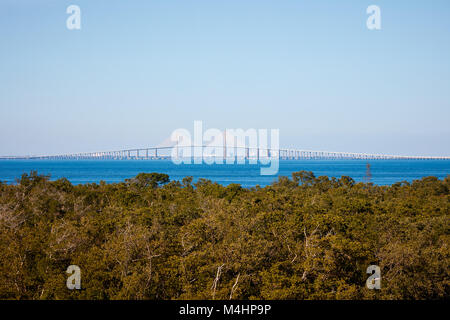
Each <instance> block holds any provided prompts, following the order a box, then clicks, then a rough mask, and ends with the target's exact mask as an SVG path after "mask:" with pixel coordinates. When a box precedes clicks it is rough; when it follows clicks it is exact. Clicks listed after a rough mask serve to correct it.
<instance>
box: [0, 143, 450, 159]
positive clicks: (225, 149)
mask: <svg viewBox="0 0 450 320" xmlns="http://www.w3.org/2000/svg"><path fill="white" fill-rule="evenodd" d="M212 150H213V151H212ZM173 157H176V158H183V157H189V158H196V157H201V158H203V159H204V158H208V157H213V158H222V159H229V158H238V159H244V160H256V161H258V160H263V159H268V158H270V159H274V158H277V159H280V160H450V157H446V156H408V155H388V154H369V153H352V152H333V151H313V150H300V149H268V148H250V147H236V146H234V147H229V146H217V147H215V146H190V147H180V146H170V147H149V148H137V149H124V150H117V151H100V152H86V153H73V154H61V155H30V156H0V159H1V160H164V159H166V160H168V159H173Z"/></svg>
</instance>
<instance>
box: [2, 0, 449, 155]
mask: <svg viewBox="0 0 450 320" xmlns="http://www.w3.org/2000/svg"><path fill="white" fill-rule="evenodd" d="M72 4H76V5H78V6H79V7H80V8H81V25H82V28H81V30H68V29H67V28H66V20H67V18H68V16H69V15H68V14H67V13H66V8H67V7H68V6H69V5H72ZM372 4H376V5H378V6H379V7H380V8H381V17H382V29H381V30H372V31H371V30H368V29H367V27H366V20H367V17H368V15H367V14H366V8H367V7H368V6H369V5H372ZM449 39H450V2H448V1H447V0H436V1H433V2H432V4H431V3H430V2H429V1H425V0H418V1H406V0H398V1H387V0H370V1H365V0H363V1H358V0H343V1H335V0H319V1H312V0H310V1H301V0H283V1H275V0H271V1H268V0H244V1H243V0H229V1H224V0H222V1H210V0H189V1H183V0H172V1H156V0H150V1H143V0H141V1H132V2H125V1H106V0H97V1H88V0H72V1H66V0H58V1H56V0H42V1H32V0H14V1H13V0H3V1H2V2H0V46H1V50H0V119H1V126H0V155H29V154H62V153H77V152H91V151H106V150H120V149H124V148H136V147H149V146H156V145H159V144H160V143H161V142H162V141H165V140H166V139H167V138H168V137H169V136H170V134H171V132H172V131H173V130H175V129H177V128H186V129H189V130H193V122H194V120H202V121H203V123H204V125H205V126H206V128H205V129H207V128H208V127H210V128H212V127H213V128H218V129H220V130H223V129H227V128H243V129H248V128H256V129H259V128H266V129H272V128H278V129H280V145H281V146H282V147H292V148H299V149H314V150H329V151H347V152H361V153H383V154H404V155H430V156H448V155H450V148H449V146H450V126H449V125H448V122H449V120H450V90H449V88H450V59H449V57H450V41H449Z"/></svg>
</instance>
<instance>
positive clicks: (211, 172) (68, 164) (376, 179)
mask: <svg viewBox="0 0 450 320" xmlns="http://www.w3.org/2000/svg"><path fill="white" fill-rule="evenodd" d="M367 163H370V164H371V173H372V179H371V182H373V183H375V184H379V185H388V184H392V183H395V182H399V181H405V180H406V181H410V182H411V181H413V180H416V179H420V178H422V177H426V176H436V177H438V178H440V179H443V178H445V177H446V176H447V175H448V174H450V161H448V160H428V161H426V160H424V161H420V160H376V161H370V160H369V161H367V160H287V161H280V170H279V173H278V175H281V176H289V177H290V176H291V173H292V172H295V171H300V170H307V171H312V172H314V174H315V175H316V176H321V175H325V176H329V177H338V178H339V177H341V176H344V175H345V176H350V177H352V178H353V179H354V180H356V181H363V178H364V176H365V174H366V164H367ZM31 170H36V171H38V173H40V174H46V175H50V176H51V179H52V180H56V179H59V178H63V177H65V178H67V179H69V180H70V181H71V182H72V183H73V184H81V183H92V182H96V183H98V182H100V181H101V180H103V181H105V182H108V183H111V182H121V181H124V180H125V179H127V178H132V177H134V176H136V175H137V174H138V173H141V172H160V173H166V174H168V175H169V176H170V179H171V180H181V179H182V178H184V177H186V176H192V177H194V181H196V180H198V179H199V178H206V179H210V180H212V181H215V182H218V183H220V184H223V185H228V184H230V183H239V184H241V185H242V186H243V187H253V186H256V185H260V186H266V185H268V184H270V183H272V182H273V181H274V180H277V176H261V175H260V166H259V165H249V164H245V165H217V164H216V165H206V164H204V165H193V164H192V165H175V164H173V163H172V162H171V161H170V160H147V161H144V160H142V161H138V160H121V161H117V160H116V161H114V160H104V161H103V160H79V161H69V160H49V161H46V160H0V181H3V182H6V183H15V181H16V179H17V178H20V176H21V175H22V174H23V173H29V172H30V171H31Z"/></svg>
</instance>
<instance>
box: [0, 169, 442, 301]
mask: <svg viewBox="0 0 450 320" xmlns="http://www.w3.org/2000/svg"><path fill="white" fill-rule="evenodd" d="M449 189H450V176H449V177H447V178H446V179H445V180H443V181H442V180H439V179H437V178H434V177H428V178H424V179H422V180H418V181H414V182H413V183H407V182H402V183H397V184H394V185H392V186H375V185H372V184H370V183H355V182H354V181H353V180H352V179H351V178H349V177H342V178H341V179H334V178H333V179H329V178H327V177H318V178H316V177H314V175H313V174H312V173H309V172H303V171H302V172H297V173H294V174H293V176H292V179H289V178H286V177H283V178H280V179H279V181H278V182H276V183H274V184H272V185H271V186H267V187H265V188H260V187H256V188H252V189H244V188H241V187H240V186H239V185H235V184H232V185H229V186H227V187H224V186H221V185H219V184H216V183H212V182H210V181H207V180H200V181H198V182H197V183H195V184H194V185H193V184H192V178H185V179H183V181H182V182H177V181H172V182H170V181H169V177H168V176H166V175H164V174H156V173H153V174H139V175H138V176H137V177H136V178H134V179H130V180H126V181H125V182H123V183H117V184H105V183H103V182H102V183H100V184H87V185H77V186H74V185H72V184H71V183H70V182H69V181H67V180H66V179H60V180H57V181H50V180H49V178H48V177H45V176H40V175H37V174H36V173H35V172H32V173H30V174H29V175H26V174H25V175H23V176H22V178H21V179H20V180H19V181H18V182H17V184H14V185H7V184H4V183H0V298H2V299H79V298H81V299H230V298H233V299H442V298H448V297H449V294H450V277H449V265H450V263H449V262H450V259H449V254H450V248H449V245H450V232H449V230H450V228H449V221H450V219H449V213H450V201H449V200H450V197H449ZM72 264H75V265H78V266H80V268H81V278H82V280H81V281H82V290H68V289H67V287H66V279H67V277H68V274H67V273H66V269H67V267H68V266H69V265H72ZM371 264H376V265H379V266H380V268H381V276H382V282H381V290H369V289H367V288H366V287H365V282H366V279H367V277H368V275H367V274H366V269H367V267H368V266H369V265H371Z"/></svg>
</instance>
